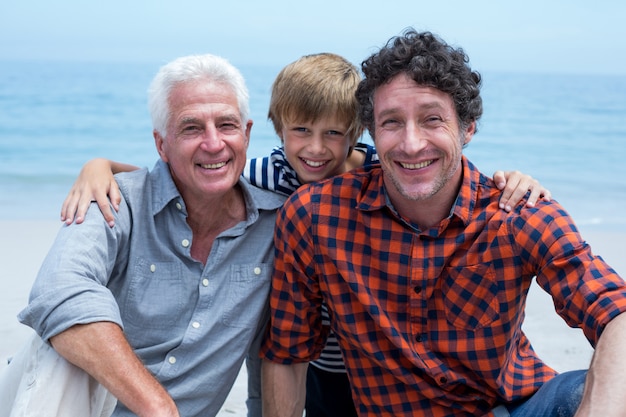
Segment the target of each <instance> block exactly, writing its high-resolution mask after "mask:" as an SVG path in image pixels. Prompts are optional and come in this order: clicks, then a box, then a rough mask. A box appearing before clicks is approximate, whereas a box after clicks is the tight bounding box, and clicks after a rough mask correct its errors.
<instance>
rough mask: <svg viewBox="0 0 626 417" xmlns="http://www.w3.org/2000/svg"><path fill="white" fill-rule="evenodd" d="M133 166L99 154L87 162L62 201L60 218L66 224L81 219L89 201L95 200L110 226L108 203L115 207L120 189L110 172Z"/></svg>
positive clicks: (116, 207)
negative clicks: (110, 159)
mask: <svg viewBox="0 0 626 417" xmlns="http://www.w3.org/2000/svg"><path fill="white" fill-rule="evenodd" d="M136 169H138V167H136V166H133V165H128V164H124V163H121V162H115V161H109V160H108V159H103V158H96V159H92V160H91V161H89V162H87V163H86V164H85V165H84V166H83V168H82V169H81V171H80V174H79V175H78V178H77V179H76V182H74V184H73V185H72V188H71V189H70V192H69V194H68V195H67V197H66V198H65V201H64V202H63V206H62V207H61V221H64V222H65V223H66V224H68V225H69V224H72V222H74V221H75V222H76V224H80V223H82V222H83V220H84V219H85V213H87V210H88V209H89V205H90V204H91V202H92V201H96V202H97V203H98V206H99V207H100V211H101V212H102V214H103V215H104V218H105V220H106V221H107V223H108V224H109V226H111V227H113V225H114V224H115V223H114V217H113V212H112V211H111V206H110V204H112V205H113V208H115V210H118V208H119V204H120V199H121V196H120V189H119V187H118V186H117V182H115V179H114V178H113V174H117V173H118V172H128V171H134V170H136ZM109 199H110V202H109ZM109 203H110V204H109Z"/></svg>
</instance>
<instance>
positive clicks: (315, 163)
mask: <svg viewBox="0 0 626 417" xmlns="http://www.w3.org/2000/svg"><path fill="white" fill-rule="evenodd" d="M300 160H301V161H302V162H304V163H305V164H307V165H308V166H310V167H312V168H319V167H321V166H322V165H326V164H327V163H328V161H311V160H309V159H304V158H300Z"/></svg>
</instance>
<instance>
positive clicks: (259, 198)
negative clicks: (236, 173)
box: [239, 177, 287, 210]
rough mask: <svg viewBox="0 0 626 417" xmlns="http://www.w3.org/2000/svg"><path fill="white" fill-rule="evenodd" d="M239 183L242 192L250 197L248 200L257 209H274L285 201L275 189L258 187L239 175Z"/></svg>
mask: <svg viewBox="0 0 626 417" xmlns="http://www.w3.org/2000/svg"><path fill="white" fill-rule="evenodd" d="M239 185H240V186H241V187H242V189H243V190H244V193H245V194H246V196H248V198H249V199H250V202H251V203H252V204H253V205H254V206H255V207H257V208H259V209H264V210H276V209H278V208H279V207H280V206H282V205H283V203H284V202H285V199H286V198H287V197H285V196H284V195H282V194H279V193H277V192H275V191H270V190H267V189H264V188H260V187H259V186H258V185H256V184H252V183H251V182H250V180H249V179H247V178H245V177H241V178H240V180H239Z"/></svg>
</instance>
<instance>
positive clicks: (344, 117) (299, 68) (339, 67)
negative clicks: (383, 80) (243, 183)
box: [268, 53, 363, 148]
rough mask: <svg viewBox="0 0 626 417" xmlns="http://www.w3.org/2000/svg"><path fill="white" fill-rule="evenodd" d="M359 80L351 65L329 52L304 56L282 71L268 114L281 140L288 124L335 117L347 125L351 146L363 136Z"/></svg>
mask: <svg viewBox="0 0 626 417" xmlns="http://www.w3.org/2000/svg"><path fill="white" fill-rule="evenodd" d="M360 81H361V76H360V75H359V71H358V69H357V68H356V67H355V66H354V65H352V64H351V63H350V62H349V61H348V60H346V59H345V58H343V57H341V56H339V55H335V54H331V53H320V54H313V55H305V56H303V57H302V58H300V59H298V60H297V61H294V62H292V63H291V64H289V65H287V66H286V67H285V68H283V69H282V71H280V73H279V74H278V76H277V77H276V80H274V84H273V85H272V98H271V100H270V109H269V113H268V118H269V119H270V120H271V121H272V123H273V125H274V130H275V131H276V133H277V134H278V136H279V137H280V138H281V141H282V140H283V138H282V130H283V127H284V125H285V124H287V123H291V122H297V121H303V122H316V121H318V120H320V119H321V118H325V117H334V118H336V119H338V120H339V121H340V122H344V123H345V124H346V126H347V131H346V132H344V133H345V135H346V136H347V137H348V138H349V139H350V146H351V148H352V147H354V145H355V144H356V142H357V141H358V139H359V137H361V135H362V134H363V128H362V126H361V123H360V122H359V118H358V102H357V99H356V96H355V92H356V88H357V86H358V85H359V82H360Z"/></svg>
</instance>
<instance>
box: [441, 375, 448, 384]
mask: <svg viewBox="0 0 626 417" xmlns="http://www.w3.org/2000/svg"><path fill="white" fill-rule="evenodd" d="M439 382H440V383H442V384H445V383H447V382H448V378H446V377H445V376H442V377H441V378H439Z"/></svg>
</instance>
